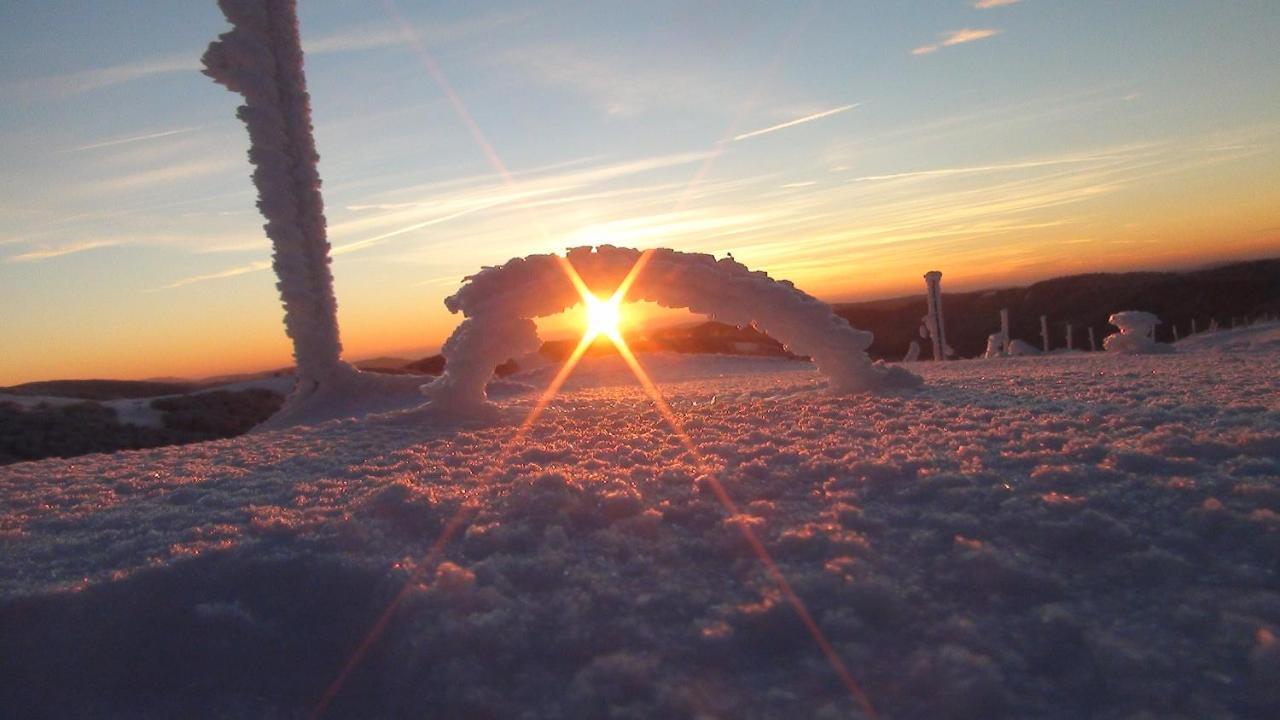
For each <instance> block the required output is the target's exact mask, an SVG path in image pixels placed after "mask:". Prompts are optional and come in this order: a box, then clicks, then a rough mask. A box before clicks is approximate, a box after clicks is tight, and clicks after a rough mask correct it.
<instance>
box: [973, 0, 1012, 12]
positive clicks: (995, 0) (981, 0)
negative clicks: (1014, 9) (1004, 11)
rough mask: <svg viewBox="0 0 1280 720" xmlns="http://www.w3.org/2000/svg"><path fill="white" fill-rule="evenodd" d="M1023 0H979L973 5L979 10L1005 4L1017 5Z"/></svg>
mask: <svg viewBox="0 0 1280 720" xmlns="http://www.w3.org/2000/svg"><path fill="white" fill-rule="evenodd" d="M1021 1H1022V0H978V1H977V2H975V3H974V4H973V6H974V7H975V8H977V9H979V10H988V9H990V8H997V7H1002V6H1004V5H1015V4H1017V3H1019V2H1021Z"/></svg>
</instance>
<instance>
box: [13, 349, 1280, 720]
mask: <svg viewBox="0 0 1280 720" xmlns="http://www.w3.org/2000/svg"><path fill="white" fill-rule="evenodd" d="M1268 333H1269V335H1268ZM1276 333H1277V331H1276V330H1275V329H1274V328H1273V329H1270V330H1265V329H1262V328H1258V329H1249V330H1248V331H1244V330H1242V331H1238V332H1236V333H1228V332H1222V333H1218V334H1217V336H1215V337H1214V338H1213V341H1214V343H1215V346H1213V347H1205V348H1200V349H1196V348H1193V347H1190V346H1185V347H1184V346H1182V345H1180V352H1178V353H1176V354H1173V355H1162V356H1153V355H1136V356H1118V355H1114V354H1104V353H1092V354H1070V355H1060V356H1041V357H1036V358H1016V357H1015V358H1009V359H1007V360H1006V361H1004V362H1000V363H990V362H984V361H980V360H974V361H958V362H953V363H918V364H916V365H914V366H913V369H914V370H916V371H917V372H918V373H920V374H922V375H924V376H925V378H926V379H927V380H928V384H927V385H925V387H924V388H923V389H921V390H919V391H917V392H913V393H906V394H900V395H893V394H890V395H852V396H835V395H831V394H828V393H825V392H822V391H821V390H822V386H823V380H822V377H821V376H820V374H818V373H816V372H814V371H813V369H812V368H811V366H807V365H806V364H803V363H795V362H791V363H786V362H783V361H777V360H763V361H762V360H752V359H748V358H717V357H690V356H655V357H649V356H642V358H641V359H642V360H643V361H644V362H646V364H647V366H649V368H650V372H651V373H652V374H653V375H654V376H655V377H656V378H659V382H660V383H661V384H662V386H663V388H664V390H665V392H666V393H667V397H668V399H669V400H670V402H671V405H672V408H673V410H674V412H675V413H676V415H677V416H678V418H679V420H680V422H681V423H682V425H683V427H684V428H685V430H686V431H687V432H688V433H689V435H690V437H691V438H692V439H693V441H694V443H695V445H696V447H697V449H698V452H699V454H700V455H701V456H703V457H704V458H705V459H706V461H707V462H708V463H709V465H710V466H711V467H712V468H714V470H715V472H716V473H717V476H718V477H719V479H720V480H721V481H722V482H723V484H724V486H725V488H726V490H727V492H728V493H729V494H730V495H731V496H732V497H733V499H734V500H735V501H736V502H737V503H738V505H739V506H740V508H741V511H742V512H741V514H739V515H736V516H732V517H730V516H728V515H727V514H726V512H725V510H724V508H723V507H722V506H721V505H720V503H719V502H717V500H716V499H715V496H714V493H712V492H710V489H709V483H708V481H707V479H706V478H705V477H703V475H702V473H703V471H704V470H703V467H704V466H702V465H700V464H699V463H698V462H696V461H695V459H694V458H692V457H691V456H690V455H689V453H688V452H687V451H686V450H685V449H684V448H683V447H682V446H681V445H680V443H678V442H677V441H676V440H675V438H674V437H673V436H672V435H671V433H670V432H669V431H667V430H666V428H665V426H664V423H663V420H662V418H661V417H660V416H659V415H658V413H657V412H655V411H654V409H653V408H652V406H651V404H650V403H649V402H648V400H647V398H646V397H645V396H644V394H643V393H642V392H641V391H640V390H638V389H636V388H635V387H634V386H633V385H631V384H627V383H625V382H624V380H625V378H626V376H627V371H626V369H625V367H623V366H622V365H621V364H620V363H618V362H617V361H616V359H614V358H600V359H588V360H587V361H585V362H584V365H583V367H582V368H581V369H580V372H579V373H578V374H577V375H575V377H574V379H573V380H571V383H570V385H569V386H567V388H566V392H565V393H562V394H561V395H560V396H559V397H558V398H557V399H556V400H554V401H553V402H552V403H551V405H550V407H549V409H548V412H547V413H546V415H544V416H543V419H542V420H541V421H540V422H539V423H537V424H536V425H535V426H534V428H533V429H532V431H531V432H530V434H529V435H528V436H527V437H526V438H525V439H524V441H523V442H522V443H520V444H518V445H516V446H514V447H510V448H506V449H504V448H503V445H504V443H506V442H507V440H508V439H509V437H510V435H511V432H512V428H511V427H510V426H506V425H482V424H473V423H455V424H447V423H436V424H434V425H430V426H427V425H423V424H421V423H406V422H403V421H400V420H397V417H398V416H396V415H386V416H373V417H369V418H366V419H365V420H363V421H359V422H356V421H349V420H348V421H334V422H329V423H326V424H323V425H319V426H316V427H310V428H301V427H299V428H293V429H289V430H282V431H278V432H271V433H263V434H259V435H255V436H251V437H245V438H238V439H233V440H225V441H218V442H212V443H206V444H200V445H191V446H183V447H178V448H165V449H155V450H146V451H138V452H128V453H119V454H116V455H110V456H87V457H80V458H74V459H68V460H47V461H42V462H38V463H20V464H16V465H11V466H7V467H5V468H0V498H2V499H3V502H2V503H0V509H2V512H0V543H2V544H3V552H0V677H4V678H5V682H4V683H0V706H3V707H5V708H6V711H7V712H8V713H10V714H12V716H14V717H28V716H50V717H80V716H91V717H178V716H201V717H210V716H214V717H229V718H242V717H243V718H250V717H252V718H259V717H296V716H305V715H307V714H308V711H309V709H310V708H311V707H314V703H315V702H316V701H317V699H318V698H319V697H320V696H321V694H322V693H323V691H324V689H325V688H326V687H327V686H328V685H329V683H330V682H331V681H332V680H333V679H334V677H335V676H336V675H337V673H338V671H339V669H340V668H341V667H342V665H343V664H344V663H345V662H346V660H347V659H348V658H349V657H350V654H351V652H352V650H353V649H354V648H355V647H356V646H357V645H358V644H359V642H360V641H361V639H362V638H364V637H365V635H366V633H367V631H368V630H369V628H370V627H371V626H372V625H373V623H374V621H375V620H376V618H377V617H378V615H379V614H380V613H381V612H382V610H383V609H384V608H385V607H386V606H387V604H388V603H389V602H390V601H391V599H392V598H393V597H394V596H395V595H397V594H398V593H399V592H400V591H401V589H402V588H403V587H404V586H405V583H406V582H409V583H410V585H409V591H408V595H407V596H406V598H405V600H404V602H403V603H402V604H401V606H400V607H399V610H398V611H397V612H396V613H395V614H394V615H393V616H392V617H391V620H390V622H389V624H388V626H387V629H386V631H385V633H383V634H382V636H381V638H380V640H379V641H378V642H377V643H376V644H375V645H374V646H373V649H372V650H371V651H370V653H369V655H368V656H367V657H366V658H365V659H364V661H363V662H362V663H361V665H360V667H359V668H358V669H357V671H356V672H355V673H354V674H352V675H351V677H350V679H349V680H348V681H347V682H346V683H345V685H344V686H343V688H342V689H341V691H340V692H339V693H338V695H337V696H336V698H335V701H334V704H333V705H332V706H331V707H330V710H329V713H328V714H327V715H326V717H335V718H336V717H359V718H392V717H406V716H416V717H552V718H554V717H564V718H567V717H692V716H708V717H741V718H776V717H806V718H808V717H814V718H835V717H857V716H858V715H857V711H856V706H855V704H854V703H853V702H852V701H851V700H850V699H849V697H848V695H847V694H846V693H845V691H844V689H843V688H842V686H841V685H840V684H839V683H838V682H837V681H836V680H835V679H834V675H833V673H832V672H831V670H830V668H829V667H828V666H827V664H826V663H825V661H824V659H823V657H822V655H821V654H820V653H819V652H818V651H817V649H816V648H815V646H814V643H813V642H812V640H810V638H809V637H808V635H807V634H806V633H805V631H804V628H803V626H802V625H801V624H800V623H799V621H798V620H797V619H796V616H795V615H794V613H792V611H791V610H790V608H789V607H788V606H787V605H786V603H784V602H782V600H781V599H780V597H779V595H778V593H777V591H776V587H775V586H774V584H773V583H772V582H771V581H770V579H769V577H768V576H767V575H766V574H765V573H764V572H763V570H762V568H761V565H760V563H759V561H758V560H757V559H756V557H755V556H754V555H753V554H752V552H751V550H750V547H749V546H748V545H747V544H746V543H745V542H744V540H743V536H742V534H741V532H740V528H741V527H742V526H744V525H747V526H750V527H751V528H753V529H754V531H755V532H756V533H757V534H758V535H759V536H760V537H761V539H762V540H763V541H764V543H765V545H766V546H767V547H768V548H769V550H770V551H771V552H772V554H773V555H774V557H775V558H776V559H777V561H778V564H779V568H780V569H781V571H782V572H783V573H784V574H785V575H786V577H787V578H788V579H789V580H790V582H791V583H792V585H793V587H794V588H795V590H796V592H797V593H798V594H799V595H800V597H801V598H802V599H803V600H804V601H805V603H806V604H807V605H808V607H809V609H810V611H811V612H812V614H813V616H814V618H815V619H816V621H817V623H818V624H819V625H820V627H821V628H822V629H823V631H824V632H825V633H826V635H827V636H828V638H829V639H830V640H831V642H832V645H833V647H834V648H835V650H836V652H837V653H838V654H839V655H840V656H841V657H842V658H843V659H844V661H845V663H846V664H847V665H848V666H849V668H850V670H851V672H852V673H853V674H854V675H855V677H857V678H858V680H859V681H860V682H861V684H862V685H863V686H864V687H865V689H866V691H867V694H868V696H869V697H870V699H871V701H872V702H873V703H874V704H875V706H876V707H877V709H878V710H879V711H880V713H881V714H882V716H884V717H887V718H937V717H941V718H999V717H1009V718H1023V717H1036V718H1078V717H1100V718H1133V717H1175V716H1181V717H1218V718H1263V717H1274V716H1275V715H1276V711H1277V709H1280V692H1278V691H1277V688H1280V683H1277V681H1276V680H1277V678H1278V677H1280V647H1278V646H1277V641H1276V633H1277V631H1278V630H1280V581H1278V580H1277V576H1276V572H1277V566H1276V558H1277V557H1280V375H1278V371H1277V368H1278V367H1280V362H1277V361H1278V360H1280V345H1277V344H1276V342H1275V339H1276V337H1277V334H1276ZM1229 335H1234V336H1235V337H1236V340H1234V341H1233V340H1231V339H1230V338H1228V337H1227V336H1229ZM1267 337H1269V338H1270V340H1265V339H1264V338H1267ZM1196 339H1199V338H1196ZM1189 342H1190V341H1184V343H1189ZM1201 342H1205V343H1207V342H1208V339H1204V340H1202V341H1201ZM1220 347H1231V348H1232V350H1231V351H1230V352H1229V353H1224V352H1222V351H1220V350H1219V349H1218V348H1220ZM553 371H554V367H547V368H542V369H539V370H537V371H535V372H533V373H529V374H524V375H516V376H514V377H513V378H512V379H513V380H514V381H515V383H513V384H512V385H511V386H509V387H508V388H507V389H508V391H509V394H508V395H507V397H506V398H505V399H503V400H501V401H500V404H501V406H502V407H503V408H504V409H506V410H507V411H510V412H513V413H517V414H519V413H523V412H527V411H528V409H529V408H530V407H531V406H532V405H533V403H534V401H535V399H536V397H537V394H538V390H539V389H540V388H541V387H542V386H543V385H544V384H545V381H546V380H547V379H548V378H549V373H551V372H553ZM516 383H520V384H523V387H524V389H523V390H521V389H520V387H521V385H518V384H516ZM498 458H505V461H503V462H501V463H499V462H498V461H497V460H498ZM464 506H465V507H467V508H469V510H468V511H467V512H465V513H464V515H463V516H462V517H463V520H462V524H461V527H460V528H459V532H458V533H457V535H456V536H455V537H454V539H453V540H452V541H451V542H449V543H448V544H447V545H446V546H445V550H444V554H443V556H442V557H441V562H440V564H439V565H438V566H435V567H426V568H420V567H419V565H420V564H421V563H422V558H423V557H424V555H425V554H426V551H427V548H428V547H430V546H431V545H432V543H434V542H435V541H436V539H437V538H438V537H439V536H440V534H441V532H442V531H443V529H444V528H445V527H446V525H447V523H448V522H449V521H450V519H452V518H454V517H455V516H456V515H457V513H458V511H459V509H460V508H463V507H464ZM420 571H421V572H420Z"/></svg>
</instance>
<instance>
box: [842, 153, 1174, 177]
mask: <svg viewBox="0 0 1280 720" xmlns="http://www.w3.org/2000/svg"><path fill="white" fill-rule="evenodd" d="M1149 154H1150V153H1144V152H1141V151H1135V152H1117V153H1104V154H1094V155H1072V156H1066V157H1056V158H1046V159H1042V160H1025V161H1021V162H1011V163H994V164H990V165H969V166H965V167H948V168H934V169H930V170H913V171H910V172H900V173H890V174H885V175H863V176H862V177H858V178H854V180H855V181H856V182H874V181H882V180H903V179H908V178H936V177H951V176H954V175H973V174H977V173H990V172H1003V171H1009V170H1027V169H1031V168H1042V167H1052V166H1054V165H1076V164H1081V163H1097V162H1111V161H1115V160H1124V159H1130V158H1136V157H1142V156H1143V155H1149Z"/></svg>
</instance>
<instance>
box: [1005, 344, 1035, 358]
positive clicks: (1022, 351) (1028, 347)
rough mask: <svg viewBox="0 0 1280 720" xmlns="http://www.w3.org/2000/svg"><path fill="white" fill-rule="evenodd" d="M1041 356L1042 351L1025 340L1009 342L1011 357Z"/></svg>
mask: <svg viewBox="0 0 1280 720" xmlns="http://www.w3.org/2000/svg"><path fill="white" fill-rule="evenodd" d="M1039 354H1040V351H1039V350H1037V349H1036V346H1035V345H1032V344H1031V343H1029V342H1026V341H1025V340H1010V341H1009V356H1010V357H1022V356H1024V355H1039Z"/></svg>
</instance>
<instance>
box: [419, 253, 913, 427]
mask: <svg viewBox="0 0 1280 720" xmlns="http://www.w3.org/2000/svg"><path fill="white" fill-rule="evenodd" d="M640 254H641V253H640V251H639V250H633V249H630V248H619V247H613V246H610V245H602V246H600V247H598V248H594V249H593V248H591V247H577V248H573V249H571V250H569V251H568V254H567V259H568V261H569V263H570V264H571V265H573V267H574V269H575V270H577V272H578V274H579V275H581V276H582V279H583V281H584V282H585V283H586V284H587V286H588V287H590V288H592V289H593V290H595V291H597V292H599V293H601V294H604V295H607V294H610V293H612V292H613V290H614V288H616V287H617V286H618V284H619V283H621V281H622V279H623V278H624V277H626V275H627V273H628V272H629V271H630V270H631V268H632V267H633V266H634V265H635V264H636V262H637V261H638V260H639V258H640ZM640 300H647V301H651V302H655V303H657V304H659V305H662V306H665V307H671V308H687V309H689V310H690V311H692V312H695V313H698V314H701V315H706V316H709V317H710V318H712V319H713V320H718V321H720V322H725V323H729V324H732V325H748V324H752V325H755V326H756V327H757V328H759V329H760V330H761V331H762V332H764V333H766V334H768V335H769V336H771V337H773V338H774V339H776V340H778V341H779V342H781V343H783V344H784V345H786V346H787V347H788V348H789V349H790V350H791V351H793V352H795V353H798V354H801V355H808V356H809V357H811V358H813V362H814V364H815V365H817V367H818V370H819V371H820V372H822V374H824V375H826V376H827V378H828V379H829V381H830V387H831V389H832V390H835V391H837V392H856V391H863V390H876V389H882V388H891V387H910V386H914V385H918V384H919V383H920V378H919V377H917V376H916V375H913V374H911V373H909V372H907V371H906V370H903V369H902V368H897V367H888V366H886V365H884V364H882V363H873V362H872V361H871V359H870V358H869V357H868V356H867V347H869V346H870V345H871V339H872V335H871V333H869V332H865V331H863V330H858V329H856V328H854V327H852V326H850V325H849V323H848V322H847V321H846V320H845V319H844V318H842V317H840V316H838V315H836V314H835V313H834V312H832V310H831V307H830V306H828V305H827V304H826V303H824V302H822V301H820V300H818V299H816V298H814V297H812V296H810V295H807V294H805V293H803V292H801V291H800V290H798V289H796V287H795V286H794V285H792V284H791V283H790V282H788V281H786V280H774V279H773V278H770V277H769V275H768V274H767V273H765V272H763V271H759V270H754V271H753V270H749V269H748V268H747V267H746V266H744V265H743V264H742V263H739V262H737V261H735V260H733V259H732V258H721V259H718V260H717V259H716V258H714V257H712V256H711V255H704V254H695V253H683V252H677V251H675V250H667V249H660V250H653V251H651V256H650V258H649V261H648V264H647V265H645V267H644V269H643V271H641V272H640V273H639V275H638V276H637V277H636V278H635V281H634V284H633V285H632V286H631V289H630V291H629V292H628V293H627V296H626V301H627V302H632V301H640ZM580 302H582V297H581V295H580V294H579V293H578V291H577V290H576V289H575V287H574V284H573V282H572V281H571V280H570V278H569V276H568V274H567V273H566V272H565V269H564V267H563V265H562V261H561V259H560V258H558V257H557V256H555V255H530V256H529V257H524V258H516V259H513V260H510V261H508V262H507V263H506V264H504V265H502V266H499V267H489V268H485V269H484V270H482V271H480V272H479V273H477V274H475V275H472V276H470V277H468V278H467V279H466V281H465V283H464V284H463V286H462V288H461V289H460V290H458V292H457V293H455V294H454V295H452V296H451V297H449V298H447V299H446V300H445V305H446V306H447V307H448V308H449V310H450V311H451V312H455V313H458V312H461V313H462V314H463V315H464V316H465V317H466V319H465V320H463V322H462V324H461V325H459V326H458V328H457V330H455V331H454V333H453V335H451V336H450V337H449V339H448V341H447V342H445V345H444V356H445V360H446V364H445V373H444V375H443V376H441V377H440V378H439V379H437V380H436V381H435V382H433V383H432V384H431V385H428V386H427V387H426V388H424V392H425V393H426V394H427V395H428V397H430V398H431V399H432V401H433V404H437V405H440V406H443V407H448V408H452V409H456V410H462V411H465V410H467V409H479V408H482V407H484V406H485V405H486V404H487V401H486V399H485V393H484V388H485V383H486V382H488V380H489V379H490V377H491V376H492V375H493V371H494V368H495V367H496V366H497V365H498V364H500V363H502V362H504V361H506V360H507V359H508V358H512V357H517V356H520V355H523V354H526V353H530V352H534V351H536V350H537V349H538V348H539V346H540V344H541V343H540V341H539V340H538V333H537V328H536V326H535V325H534V323H533V320H532V318H538V317H546V316H549V315H555V314H557V313H561V312H564V311H565V310H567V309H569V308H571V307H573V306H575V305H577V304H578V303H580Z"/></svg>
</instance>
